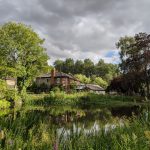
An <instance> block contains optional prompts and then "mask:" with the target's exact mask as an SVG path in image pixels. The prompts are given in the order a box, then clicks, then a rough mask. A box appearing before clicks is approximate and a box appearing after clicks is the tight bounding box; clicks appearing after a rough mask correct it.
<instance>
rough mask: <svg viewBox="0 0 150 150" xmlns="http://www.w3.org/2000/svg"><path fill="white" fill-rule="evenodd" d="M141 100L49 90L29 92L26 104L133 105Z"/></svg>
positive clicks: (139, 98) (137, 98) (138, 98)
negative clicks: (39, 92)
mask: <svg viewBox="0 0 150 150" xmlns="http://www.w3.org/2000/svg"><path fill="white" fill-rule="evenodd" d="M141 102H142V98H141V97H133V96H132V97H130V96H119V95H118V96H115V95H99V94H95V93H88V92H79V93H71V94H67V93H65V92H50V94H30V95H28V97H27V99H26V101H25V104H26V105H45V106H46V105H80V106H81V105H99V106H103V105H105V106H112V105H116V106H118V105H132V104H133V105H135V104H138V103H141Z"/></svg>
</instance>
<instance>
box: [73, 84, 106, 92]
mask: <svg viewBox="0 0 150 150" xmlns="http://www.w3.org/2000/svg"><path fill="white" fill-rule="evenodd" d="M76 89H77V90H84V89H89V90H93V91H105V90H104V89H103V88H102V87H101V86H99V85H96V84H80V85H78V86H77V88H76Z"/></svg>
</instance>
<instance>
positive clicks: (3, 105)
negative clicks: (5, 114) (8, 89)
mask: <svg viewBox="0 0 150 150" xmlns="http://www.w3.org/2000/svg"><path fill="white" fill-rule="evenodd" d="M9 107H10V102H8V101H6V99H1V100H0V109H6V108H9Z"/></svg>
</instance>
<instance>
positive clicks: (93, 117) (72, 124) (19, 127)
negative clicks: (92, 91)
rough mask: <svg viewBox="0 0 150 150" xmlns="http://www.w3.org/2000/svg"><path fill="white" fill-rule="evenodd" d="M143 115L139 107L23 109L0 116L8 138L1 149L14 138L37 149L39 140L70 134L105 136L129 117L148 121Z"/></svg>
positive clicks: (145, 109) (0, 125) (144, 111)
mask: <svg viewBox="0 0 150 150" xmlns="http://www.w3.org/2000/svg"><path fill="white" fill-rule="evenodd" d="M147 111H148V108H144V109H143V108H141V107H139V106H134V107H118V108H94V109H93V108H88V109H86V108H84V109H81V108H77V107H71V106H61V107H48V108H44V107H27V108H26V107H24V108H22V109H21V110H11V111H8V112H7V113H0V114H2V115H0V129H1V130H2V131H3V132H5V134H7V137H8V139H5V140H4V141H3V143H4V145H5V144H7V143H8V142H9V141H13V140H12V137H16V136H17V138H19V140H21V141H27V140H30V141H31V142H32V143H34V144H35V143H36V144H37V145H38V144H39V143H38V141H39V140H40V141H42V140H43V141H44V142H50V141H51V142H52V143H53V142H55V141H56V140H55V138H56V137H57V138H58V139H59V138H62V137H63V138H66V137H67V135H70V134H71V133H76V134H80V132H82V133H84V134H86V135H89V134H90V133H95V134H96V133H97V132H98V131H99V130H101V129H104V130H105V132H108V131H109V130H112V129H114V128H116V127H122V126H123V125H124V121H126V119H125V118H126V117H130V116H131V115H132V114H134V115H137V116H138V115H140V113H141V112H142V113H145V117H148V116H146V114H148V113H146V112H147ZM9 136H10V137H9ZM20 138H21V139H20ZM17 140H18V139H17ZM9 143H10V142H9ZM12 143H13V142H12ZM22 143H23V142H22Z"/></svg>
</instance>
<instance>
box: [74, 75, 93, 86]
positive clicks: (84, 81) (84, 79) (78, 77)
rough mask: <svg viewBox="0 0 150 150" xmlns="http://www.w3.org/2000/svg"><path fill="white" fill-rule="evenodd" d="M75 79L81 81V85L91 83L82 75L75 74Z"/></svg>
mask: <svg viewBox="0 0 150 150" xmlns="http://www.w3.org/2000/svg"><path fill="white" fill-rule="evenodd" d="M75 77H76V78H77V79H79V81H81V83H85V84H88V83H91V79H90V78H88V77H86V76H85V75H82V74H76V75H75Z"/></svg>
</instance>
